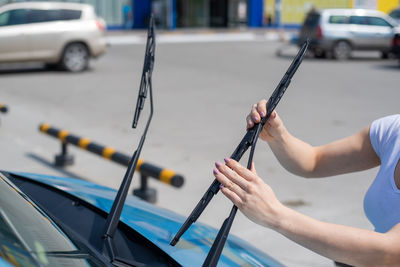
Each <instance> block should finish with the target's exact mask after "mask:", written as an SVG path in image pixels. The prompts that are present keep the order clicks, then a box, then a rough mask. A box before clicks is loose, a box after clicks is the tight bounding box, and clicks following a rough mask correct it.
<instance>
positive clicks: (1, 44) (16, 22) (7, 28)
mask: <svg viewBox="0 0 400 267" xmlns="http://www.w3.org/2000/svg"><path fill="white" fill-rule="evenodd" d="M106 47H107V45H106V39H105V22H104V20H103V19H101V18H98V17H97V16H96V14H95V12H94V9H93V7H92V6H91V5H86V4H75V3H55V2H24V3H15V4H9V5H4V6H2V7H0V62H21V61H40V62H44V63H46V64H47V65H48V66H59V67H62V68H63V69H65V70H68V71H72V72H79V71H83V70H85V69H86V68H87V67H88V64H89V58H90V57H98V56H100V55H101V54H103V53H104V52H105V51H106Z"/></svg>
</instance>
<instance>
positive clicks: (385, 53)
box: [381, 51, 389, 59]
mask: <svg viewBox="0 0 400 267" xmlns="http://www.w3.org/2000/svg"><path fill="white" fill-rule="evenodd" d="M388 58H389V52H386V51H382V52H381V59H388Z"/></svg>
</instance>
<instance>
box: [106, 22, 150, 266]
mask: <svg viewBox="0 0 400 267" xmlns="http://www.w3.org/2000/svg"><path fill="white" fill-rule="evenodd" d="M154 52H155V32H154V19H153V17H151V18H150V24H149V29H148V34H147V44H146V53H145V59H144V66H143V72H142V78H141V81H140V87H139V94H138V99H137V103H136V109H135V115H134V119H133V125H132V128H136V126H137V123H138V119H139V116H140V111H141V110H142V109H143V107H144V101H145V99H146V97H147V92H149V95H150V114H149V118H148V120H147V123H146V127H145V129H144V132H143V135H142V137H141V139H140V142H139V144H138V147H137V149H136V151H135V152H134V153H133V155H132V158H131V160H130V161H129V165H128V168H127V170H126V173H125V176H124V179H123V180H122V183H121V185H120V188H119V190H118V192H117V196H116V197H115V200H114V202H113V205H112V208H111V211H110V213H109V214H108V217H107V220H106V224H105V232H104V236H103V237H104V239H105V246H106V248H107V250H108V253H109V255H110V258H111V262H112V263H113V264H114V265H116V266H119V265H121V266H123V265H124V264H128V265H133V266H143V264H142V263H139V262H135V261H129V260H125V259H120V258H118V255H117V253H116V249H115V246H114V243H113V238H114V234H115V231H116V229H117V226H118V223H119V219H120V217H121V213H122V208H123V207H124V203H125V200H126V197H127V194H128V190H129V186H130V184H131V181H132V177H133V174H134V172H135V169H136V166H137V162H138V159H139V155H140V152H141V151H142V148H143V144H144V141H145V139H146V134H147V130H148V129H149V126H150V122H151V119H152V117H153V94H152V83H151V75H152V71H153V66H154Z"/></svg>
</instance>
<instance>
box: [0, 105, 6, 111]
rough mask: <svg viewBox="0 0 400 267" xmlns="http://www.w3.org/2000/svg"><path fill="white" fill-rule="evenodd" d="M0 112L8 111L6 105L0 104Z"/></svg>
mask: <svg viewBox="0 0 400 267" xmlns="http://www.w3.org/2000/svg"><path fill="white" fill-rule="evenodd" d="M0 112H2V113H7V112H8V107H7V106H5V105H3V104H0Z"/></svg>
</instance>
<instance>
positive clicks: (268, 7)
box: [264, 0, 275, 24]
mask: <svg viewBox="0 0 400 267" xmlns="http://www.w3.org/2000/svg"><path fill="white" fill-rule="evenodd" d="M268 16H271V18H272V23H274V21H275V0H264V24H266V19H267V18H268Z"/></svg>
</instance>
